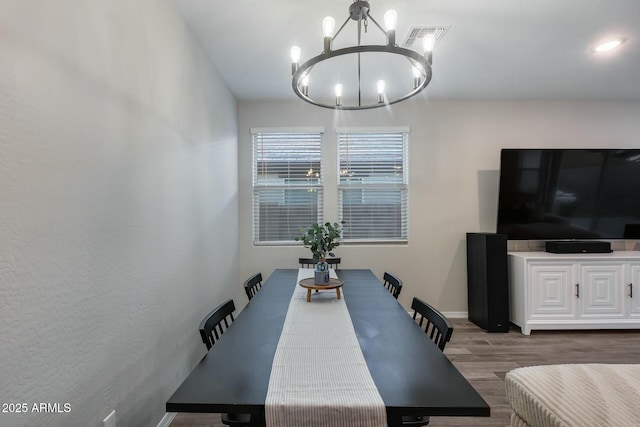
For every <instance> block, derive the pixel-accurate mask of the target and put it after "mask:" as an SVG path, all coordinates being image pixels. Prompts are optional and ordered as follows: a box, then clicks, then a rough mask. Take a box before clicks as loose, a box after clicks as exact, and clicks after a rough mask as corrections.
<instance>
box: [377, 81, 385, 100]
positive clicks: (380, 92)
mask: <svg viewBox="0 0 640 427" xmlns="http://www.w3.org/2000/svg"><path fill="white" fill-rule="evenodd" d="M376 89H377V90H378V104H382V103H383V102H384V80H378V81H377V82H376Z"/></svg>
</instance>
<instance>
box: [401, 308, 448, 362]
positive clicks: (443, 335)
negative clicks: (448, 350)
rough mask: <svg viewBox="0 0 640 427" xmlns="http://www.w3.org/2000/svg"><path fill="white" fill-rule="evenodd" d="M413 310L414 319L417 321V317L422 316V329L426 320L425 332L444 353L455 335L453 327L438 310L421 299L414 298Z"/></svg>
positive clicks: (420, 323)
mask: <svg viewBox="0 0 640 427" xmlns="http://www.w3.org/2000/svg"><path fill="white" fill-rule="evenodd" d="M411 309H412V310H413V318H414V319H416V317H417V315H418V314H419V315H420V322H419V323H418V324H419V325H420V327H422V324H423V323H424V320H425V319H426V321H427V324H426V325H425V328H424V331H425V332H426V333H427V335H429V338H430V339H431V340H433V342H434V343H435V344H436V345H437V346H438V348H440V350H442V351H444V347H445V346H446V345H447V343H448V342H449V340H450V339H451V335H452V334H453V325H452V324H451V322H450V321H449V319H447V318H446V317H445V316H444V315H443V314H442V313H440V312H439V311H438V310H436V309H435V308H433V307H432V306H430V305H429V304H427V303H426V302H424V301H422V300H421V299H420V298H413V302H412V303H411Z"/></svg>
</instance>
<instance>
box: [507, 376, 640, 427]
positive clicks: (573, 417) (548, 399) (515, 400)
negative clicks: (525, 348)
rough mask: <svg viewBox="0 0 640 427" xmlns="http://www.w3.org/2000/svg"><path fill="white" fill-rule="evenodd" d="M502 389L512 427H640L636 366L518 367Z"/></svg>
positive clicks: (638, 379)
mask: <svg viewBox="0 0 640 427" xmlns="http://www.w3.org/2000/svg"><path fill="white" fill-rule="evenodd" d="M505 386H506V392H507V400H508V401H509V403H510V405H511V409H512V413H511V426H512V427H548V426H549V427H551V426H553V427H638V426H640V365H613V364H575V365H548V366H531V367H527V368H518V369H514V370H512V371H510V372H508V373H507V376H506V378H505Z"/></svg>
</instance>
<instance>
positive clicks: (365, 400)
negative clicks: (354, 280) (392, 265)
mask: <svg viewBox="0 0 640 427" xmlns="http://www.w3.org/2000/svg"><path fill="white" fill-rule="evenodd" d="M330 273H331V277H337V276H336V274H335V271H334V270H331V272H330ZM308 277H313V269H310V268H301V269H300V270H299V272H298V279H297V280H298V282H299V281H300V280H301V279H304V278H308ZM296 283H297V282H296ZM306 295H307V290H306V289H304V288H302V287H301V286H298V285H296V289H295V291H294V292H293V295H292V297H291V302H290V303H289V309H288V311H287V316H286V318H285V322H284V327H283V330H282V335H281V336H280V341H279V342H278V347H277V349H276V353H275V356H274V359H273V366H272V369H271V377H270V379H269V388H268V390H267V398H266V401H265V412H266V424H267V427H377V426H379V427H385V426H386V425H387V416H386V411H385V405H384V402H383V400H382V397H380V394H379V393H378V389H377V388H376V385H375V383H374V382H373V378H371V374H370V373H369V368H368V367H367V363H366V361H365V359H364V356H363V354H362V350H360V345H359V343H358V339H357V337H356V334H355V331H354V329H353V323H352V322H351V317H350V316H349V312H348V311H347V306H346V304H345V302H344V299H340V300H338V299H337V298H336V291H335V289H333V290H326V291H320V292H314V293H313V295H312V297H311V302H307V299H306V298H307V297H306ZM342 295H343V298H344V293H343V294H342Z"/></svg>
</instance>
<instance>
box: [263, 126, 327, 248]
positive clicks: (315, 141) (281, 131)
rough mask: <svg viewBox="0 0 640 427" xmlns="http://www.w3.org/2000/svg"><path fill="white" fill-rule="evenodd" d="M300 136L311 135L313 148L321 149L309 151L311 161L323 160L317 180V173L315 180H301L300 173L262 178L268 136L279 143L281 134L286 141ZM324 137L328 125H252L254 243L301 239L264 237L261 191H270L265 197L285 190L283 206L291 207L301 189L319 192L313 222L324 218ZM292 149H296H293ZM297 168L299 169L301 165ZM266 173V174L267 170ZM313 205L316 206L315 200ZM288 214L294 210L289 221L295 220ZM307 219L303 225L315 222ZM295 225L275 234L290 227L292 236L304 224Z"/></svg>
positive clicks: (288, 243) (277, 243) (265, 244)
mask: <svg viewBox="0 0 640 427" xmlns="http://www.w3.org/2000/svg"><path fill="white" fill-rule="evenodd" d="M265 136H267V138H265ZM296 136H300V137H301V139H302V140H305V139H308V140H309V141H310V144H312V145H313V148H314V149H317V150H314V151H313V152H310V153H309V160H308V164H311V163H313V162H319V171H318V172H316V173H318V174H319V175H318V176H317V181H316V180H315V179H314V178H316V177H314V178H311V179H312V180H314V181H315V182H311V183H307V184H303V183H301V182H300V180H299V177H291V176H284V177H280V178H279V179H280V180H282V183H275V182H273V183H270V182H268V181H269V179H268V178H267V179H262V180H261V179H260V176H261V174H260V173H259V171H258V164H259V161H260V158H259V148H262V150H263V154H262V155H263V156H264V143H265V141H266V140H271V142H274V141H275V143H277V141H278V138H279V137H280V138H282V139H281V140H280V142H282V141H285V140H287V139H289V138H291V139H295V138H296ZM324 137H325V132H324V128H321V127H287V128H251V149H252V156H251V158H252V165H251V169H252V180H251V183H252V190H251V193H252V201H251V205H252V238H253V244H254V246H280V245H292V244H297V243H298V242H296V241H295V240H294V238H293V237H292V238H291V239H264V240H260V239H261V236H263V235H265V231H264V230H261V229H260V224H261V217H260V215H261V205H260V203H259V200H260V195H261V194H262V195H263V196H264V195H265V194H266V196H265V197H270V196H269V193H272V192H274V191H275V192H279V191H282V206H284V207H285V208H286V209H287V210H288V209H289V206H292V205H293V204H292V203H290V197H292V195H293V194H294V193H295V192H297V191H301V190H307V191H309V192H315V193H316V194H317V198H316V202H317V206H316V212H315V219H313V220H312V222H316V221H317V222H322V221H323V216H324V187H325V184H324V179H323V177H324ZM260 143H262V144H263V145H262V147H259V145H258V144H260ZM308 148H309V147H308V146H306V147H304V148H303V149H304V150H308ZM291 152H292V153H293V151H291ZM289 161H290V160H289ZM305 161H306V160H305ZM286 170H287V171H288V172H290V171H289V167H287V169H286ZM311 170H312V168H311ZM283 171H285V169H281V170H280V172H283ZM294 172H298V173H299V172H300V169H297V170H295V171H294ZM262 175H265V174H264V173H263V174H262ZM287 181H289V182H287ZM271 197H272V196H271ZM294 197H295V196H294ZM310 206H311V207H312V206H313V204H311V205H310ZM288 215H290V212H288V211H287V217H286V220H285V222H287V223H289V222H290V220H291V218H290V217H289V216H288ZM312 216H313V215H312ZM293 219H294V222H295V219H296V217H293ZM298 221H300V220H298ZM307 222H308V221H307V220H304V225H301V227H302V226H305V227H306V226H308V225H310V224H311V223H309V224H307ZM291 227H294V226H290V227H289V229H288V230H287V228H286V227H285V228H278V230H277V232H275V233H273V234H282V233H286V232H287V231H288V232H289V233H290V236H292V235H293V234H295V233H296V232H297V231H298V230H297V229H299V228H301V227H297V229H296V230H293V229H291Z"/></svg>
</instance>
